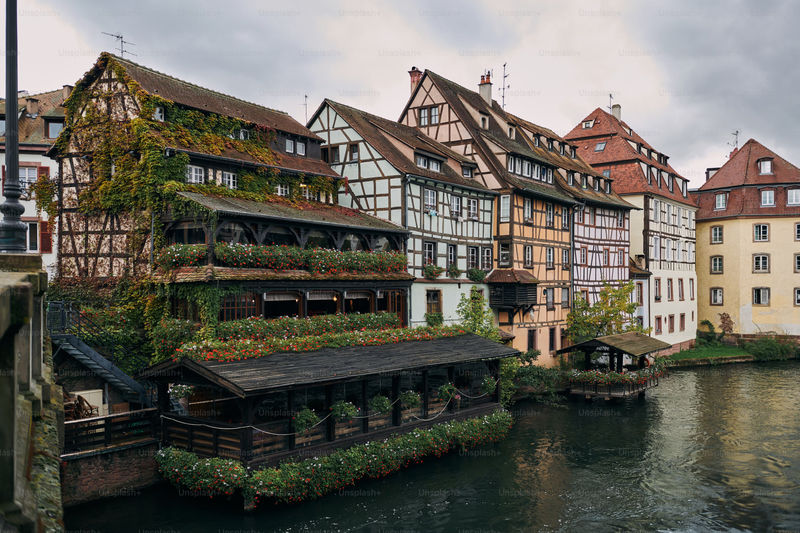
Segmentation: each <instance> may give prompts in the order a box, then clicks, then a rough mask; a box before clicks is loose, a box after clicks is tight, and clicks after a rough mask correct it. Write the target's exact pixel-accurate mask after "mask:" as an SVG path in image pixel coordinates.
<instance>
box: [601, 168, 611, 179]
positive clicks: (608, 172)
mask: <svg viewBox="0 0 800 533" xmlns="http://www.w3.org/2000/svg"><path fill="white" fill-rule="evenodd" d="M603 176H605V177H607V178H608V177H609V176H611V170H609V169H605V170H604V171H603Z"/></svg>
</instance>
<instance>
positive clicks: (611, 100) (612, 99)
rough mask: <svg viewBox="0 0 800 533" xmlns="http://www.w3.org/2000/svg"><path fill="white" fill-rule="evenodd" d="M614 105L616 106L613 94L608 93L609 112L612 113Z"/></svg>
mask: <svg viewBox="0 0 800 533" xmlns="http://www.w3.org/2000/svg"><path fill="white" fill-rule="evenodd" d="M613 104H614V95H613V94H611V93H608V110H609V111H612V107H613Z"/></svg>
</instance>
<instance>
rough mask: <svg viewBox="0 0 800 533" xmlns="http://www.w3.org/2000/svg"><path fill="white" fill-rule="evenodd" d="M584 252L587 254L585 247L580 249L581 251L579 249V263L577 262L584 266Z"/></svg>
mask: <svg viewBox="0 0 800 533" xmlns="http://www.w3.org/2000/svg"><path fill="white" fill-rule="evenodd" d="M586 252H587V250H586V247H585V246H583V247H581V249H580V254H581V255H580V261H579V263H578V264H581V265H585V264H586V256H587V253H586Z"/></svg>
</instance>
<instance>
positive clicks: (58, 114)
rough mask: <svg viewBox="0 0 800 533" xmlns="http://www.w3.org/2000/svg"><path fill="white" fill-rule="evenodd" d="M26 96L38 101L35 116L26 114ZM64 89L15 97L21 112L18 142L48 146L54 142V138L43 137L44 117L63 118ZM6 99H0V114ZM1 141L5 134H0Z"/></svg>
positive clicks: (4, 107)
mask: <svg viewBox="0 0 800 533" xmlns="http://www.w3.org/2000/svg"><path fill="white" fill-rule="evenodd" d="M28 98H35V99H37V100H38V101H39V113H38V115H37V116H36V117H30V116H28V113H27V109H26V106H27V104H28V102H27V100H28ZM63 104H64V91H63V90H62V89H58V90H56V91H48V92H46V93H39V94H30V95H27V96H20V97H19V98H18V99H17V105H18V106H19V107H18V109H19V111H20V112H21V114H20V117H19V143H20V144H21V145H25V144H36V145H44V146H49V145H52V144H53V143H54V142H55V139H48V138H47V137H45V131H44V127H45V121H44V119H45V118H48V119H61V120H62V121H63V120H64V113H65V109H64V106H63ZM5 112H6V101H5V100H0V114H3V115H5ZM0 139H2V141H1V142H3V143H5V135H2V136H0Z"/></svg>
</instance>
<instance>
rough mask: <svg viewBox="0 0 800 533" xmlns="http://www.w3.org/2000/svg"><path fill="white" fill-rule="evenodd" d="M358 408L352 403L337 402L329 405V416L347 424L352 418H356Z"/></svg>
mask: <svg viewBox="0 0 800 533" xmlns="http://www.w3.org/2000/svg"><path fill="white" fill-rule="evenodd" d="M358 411H359V408H358V407H356V406H355V405H354V404H353V403H352V402H347V401H344V400H339V401H338V402H335V403H334V404H333V405H331V415H333V418H334V419H335V420H337V421H340V422H347V421H348V420H351V419H352V418H353V417H355V416H358Z"/></svg>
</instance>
